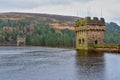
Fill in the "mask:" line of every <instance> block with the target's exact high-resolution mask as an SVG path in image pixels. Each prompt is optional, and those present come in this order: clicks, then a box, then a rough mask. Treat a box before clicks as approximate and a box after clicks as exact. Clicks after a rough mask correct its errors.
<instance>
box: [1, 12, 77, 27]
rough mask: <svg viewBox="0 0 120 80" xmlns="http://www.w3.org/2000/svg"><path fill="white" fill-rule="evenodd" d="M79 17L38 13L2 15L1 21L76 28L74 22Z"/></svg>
mask: <svg viewBox="0 0 120 80" xmlns="http://www.w3.org/2000/svg"><path fill="white" fill-rule="evenodd" d="M76 19H79V17H74V16H62V15H52V14H38V13H15V12H14V13H13V12H10V13H1V14H0V20H3V21H7V20H12V21H28V22H30V23H40V24H49V25H53V26H54V24H55V25H56V24H57V25H59V26H69V27H71V26H74V21H75V20H76Z"/></svg>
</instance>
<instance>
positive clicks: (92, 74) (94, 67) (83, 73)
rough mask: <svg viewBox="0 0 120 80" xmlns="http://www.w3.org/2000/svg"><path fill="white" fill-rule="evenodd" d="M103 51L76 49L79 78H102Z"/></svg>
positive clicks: (89, 79) (86, 79)
mask: <svg viewBox="0 0 120 80" xmlns="http://www.w3.org/2000/svg"><path fill="white" fill-rule="evenodd" d="M104 62H105V61H104V53H103V52H95V51H94V52H93V51H78V52H77V54H76V68H77V74H78V76H79V79H81V80H104V71H105V70H104V68H105V65H104Z"/></svg>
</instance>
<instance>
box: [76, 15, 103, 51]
mask: <svg viewBox="0 0 120 80" xmlns="http://www.w3.org/2000/svg"><path fill="white" fill-rule="evenodd" d="M75 24H76V26H75V31H76V49H85V50H87V49H91V48H94V46H95V45H103V44H104V32H105V21H104V18H100V19H98V18H97V17H94V18H93V19H91V18H90V17H86V18H83V19H80V20H77V21H76V22H75Z"/></svg>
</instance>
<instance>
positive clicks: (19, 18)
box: [0, 13, 120, 47]
mask: <svg viewBox="0 0 120 80" xmlns="http://www.w3.org/2000/svg"><path fill="white" fill-rule="evenodd" d="M76 19H79V17H74V16H62V15H52V14H36V13H1V14H0V45H4V44H5V45H6V44H7V45H8V44H16V43H17V38H19V37H20V36H22V37H25V39H26V42H25V44H26V45H35V46H36V45H37V46H52V47H74V46H75V31H74V29H75V27H74V25H75V24H74V22H75V20H76ZM105 43H112V44H120V26H119V25H117V24H116V23H114V22H111V23H106V32H105Z"/></svg>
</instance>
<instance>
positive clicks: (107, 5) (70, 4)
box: [0, 0, 120, 25]
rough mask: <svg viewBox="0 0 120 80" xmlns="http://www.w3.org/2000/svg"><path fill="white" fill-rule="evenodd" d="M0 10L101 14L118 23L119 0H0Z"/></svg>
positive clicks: (79, 14)
mask: <svg viewBox="0 0 120 80" xmlns="http://www.w3.org/2000/svg"><path fill="white" fill-rule="evenodd" d="M0 12H32V13H48V14H59V15H71V16H79V17H85V16H96V17H101V16H102V17H104V18H105V19H106V21H107V22H110V21H112V22H116V23H118V24H119V25H120V0H0Z"/></svg>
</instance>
